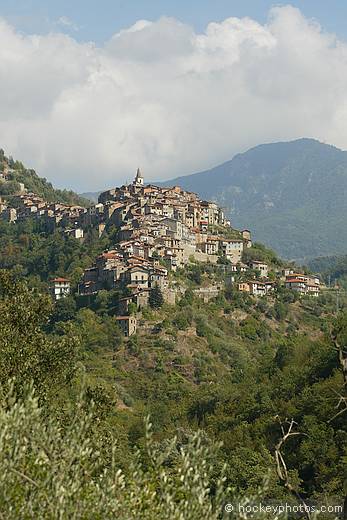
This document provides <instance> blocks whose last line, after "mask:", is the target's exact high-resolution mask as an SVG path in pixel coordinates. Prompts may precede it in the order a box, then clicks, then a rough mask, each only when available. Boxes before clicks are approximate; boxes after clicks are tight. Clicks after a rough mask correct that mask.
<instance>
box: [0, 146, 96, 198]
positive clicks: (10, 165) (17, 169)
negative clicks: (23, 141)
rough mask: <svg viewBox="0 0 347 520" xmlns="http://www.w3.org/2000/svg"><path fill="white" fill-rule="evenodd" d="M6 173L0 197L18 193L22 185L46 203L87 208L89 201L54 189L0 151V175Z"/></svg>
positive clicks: (0, 186)
mask: <svg viewBox="0 0 347 520" xmlns="http://www.w3.org/2000/svg"><path fill="white" fill-rule="evenodd" d="M4 172H8V173H7V175H6V182H5V181H4V180H1V179H0V196H1V195H11V194H13V193H15V192H17V191H18V188H19V183H22V184H24V186H25V188H26V189H27V190H28V191H29V192H33V193H35V194H36V195H39V196H40V197H42V198H43V199H45V200H46V201H48V202H61V203H64V204H77V205H81V206H88V205H89V201H88V200H87V199H84V198H83V197H80V196H79V195H77V193H74V192H73V191H70V190H58V189H55V188H54V187H53V186H52V184H51V183H50V182H48V181H47V179H45V178H43V177H39V176H38V175H37V174H36V172H35V170H32V169H28V168H26V167H25V166H24V165H23V164H22V163H21V162H20V161H15V160H14V159H13V158H12V157H6V156H5V153H4V151H3V150H0V174H1V173H4Z"/></svg>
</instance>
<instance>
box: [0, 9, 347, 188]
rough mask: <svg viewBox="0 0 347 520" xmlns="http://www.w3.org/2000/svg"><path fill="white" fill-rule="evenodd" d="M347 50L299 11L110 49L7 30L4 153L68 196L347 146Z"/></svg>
mask: <svg viewBox="0 0 347 520" xmlns="http://www.w3.org/2000/svg"><path fill="white" fill-rule="evenodd" d="M346 112H347V46H346V44H345V43H344V42H340V41H337V40H336V39H335V37H334V36H333V35H329V34H326V33H324V32H323V31H322V29H321V28H320V27H319V26H318V24H317V23H316V22H313V21H310V20H307V19H305V18H304V17H303V16H302V15H301V13H300V12H299V11H298V10H297V9H294V8H292V7H290V6H287V7H280V8H274V9H272V10H271V12H270V16H269V20H268V23H267V24H266V25H263V26H262V25H260V24H258V23H257V22H255V21H254V20H251V19H248V18H244V19H238V18H229V19H226V20H224V21H223V22H222V23H211V24H209V25H208V27H207V28H206V31H205V33H204V34H196V33H195V32H194V31H193V30H192V28H190V27H189V26H187V25H184V24H182V23H180V22H179V21H177V20H175V19H170V18H162V19H160V20H158V21H157V22H148V21H145V20H141V21H138V22H137V23H136V24H135V25H134V26H133V27H130V28H129V29H126V30H123V31H121V32H120V33H118V34H116V35H114V36H113V37H112V38H111V40H110V41H109V42H107V43H106V44H105V45H104V46H103V47H102V48H98V47H96V46H95V45H93V44H90V43H88V44H87V43H78V42H77V41H75V40H74V39H73V38H71V37H68V36H66V35H63V34H53V33H52V34H48V35H46V36H35V35H32V36H23V35H22V34H20V33H18V32H16V31H15V29H14V28H13V27H11V26H10V25H8V24H7V23H6V22H5V21H4V20H0V114H1V117H0V146H2V147H3V148H5V149H6V151H8V153H11V154H13V155H14V156H15V157H17V158H19V159H21V160H23V161H24V162H26V163H27V164H28V165H30V166H31V167H35V168H36V169H37V170H38V172H39V173H40V174H42V175H45V176H46V177H48V178H49V179H50V180H52V181H53V182H55V183H56V184H57V185H59V186H67V187H73V188H75V189H79V190H88V189H97V188H103V187H105V186H111V185H116V184H117V183H119V182H121V181H124V180H125V179H126V178H128V179H129V180H130V178H131V177H132V175H133V173H134V171H135V169H136V168H137V166H141V167H142V169H143V171H144V173H145V176H146V177H147V178H150V179H155V178H157V179H159V178H161V179H164V178H170V177H172V176H174V175H178V174H185V173H191V172H193V171H197V170H199V169H204V168H208V167H210V166H212V165H214V164H217V163H219V162H222V161H224V160H227V159H230V158H231V157H232V156H233V154H234V153H237V152H239V151H242V150H245V149H247V148H248V147H250V146H253V145H256V144H259V143H262V142H265V141H272V140H281V139H292V138H297V137H301V136H308V137H316V138H318V139H321V140H324V141H328V142H331V143H334V144H336V145H338V146H341V147H343V148H347V129H346V125H345V120H346V115H347V114H346Z"/></svg>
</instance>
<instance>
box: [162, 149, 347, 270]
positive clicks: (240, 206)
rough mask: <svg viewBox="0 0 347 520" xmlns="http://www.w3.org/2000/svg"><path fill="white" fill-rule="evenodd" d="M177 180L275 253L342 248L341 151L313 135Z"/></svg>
mask: <svg viewBox="0 0 347 520" xmlns="http://www.w3.org/2000/svg"><path fill="white" fill-rule="evenodd" d="M173 184H177V185H180V186H182V187H183V188H184V189H187V190H190V191H194V192H197V193H199V195H200V196H201V197H203V198H206V199H212V200H216V201H217V202H218V203H219V204H220V205H221V206H223V207H224V208H225V210H226V212H227V213H228V214H229V216H230V217H231V219H232V223H233V226H235V227H237V228H248V229H250V230H252V233H253V237H254V238H255V239H256V240H258V241H261V242H264V243H265V244H267V245H269V246H271V247H272V248H273V249H275V250H276V251H277V252H278V253H279V254H280V255H281V256H283V257H285V258H290V259H296V260H299V261H307V260H309V259H310V258H314V257H317V256H329V255H335V254H343V253H346V252H347V226H346V221H347V201H346V195H347V152H344V151H342V150H339V149H338V148H335V147H334V146H330V145H327V144H323V143H320V142H318V141H316V140H314V139H299V140H296V141H291V142H280V143H272V144H263V145H260V146H256V147H255V148H252V149H250V150H248V151H247V152H245V153H242V154H238V155H236V156H235V157H234V158H233V159H232V160H231V161H228V162H226V163H224V164H221V165H220V166H216V167H215V168H212V169H210V170H206V171H203V172H200V173H196V174H193V175H187V176H184V177H177V178H175V179H172V180H169V181H165V182H164V183H162V185H165V186H166V185H167V186H169V185H173Z"/></svg>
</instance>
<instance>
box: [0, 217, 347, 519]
mask: <svg viewBox="0 0 347 520" xmlns="http://www.w3.org/2000/svg"><path fill="white" fill-rule="evenodd" d="M114 239H115V233H114V230H112V229H110V230H109V233H108V234H106V235H105V236H103V237H102V238H99V237H98V235H97V234H96V233H95V232H94V231H93V230H92V229H90V230H87V232H86V235H85V240H84V242H82V243H81V242H80V241H77V240H75V239H73V238H70V237H67V236H65V235H64V234H63V233H62V232H61V231H56V232H55V233H53V234H52V233H49V232H48V231H47V230H45V229H43V228H41V226H40V224H39V223H35V222H33V221H30V220H28V221H26V222H24V223H18V224H16V225H10V224H5V223H1V224H0V269H2V270H1V271H0V316H1V334H0V352H1V356H0V445H1V449H0V513H1V514H0V516H3V517H4V518H6V519H10V520H11V519H12V518H13V519H17V518H28V519H29V518H30V519H31V518H43V519H45V518H47V519H55V518H62V519H65V518H76V519H79V518H81V519H88V518H93V519H94V518H100V519H101V518H111V517H117V518H122V519H123V518H124V519H129V520H130V519H137V518H139V517H141V518H148V519H149V520H152V519H154V520H156V519H158V520H159V519H165V518H167V519H170V520H171V519H175V518H177V519H183V518H184V519H188V520H190V519H194V520H195V519H197V518H206V519H207V518H208V519H213V518H216V519H217V518H222V517H223V504H225V503H226V502H230V501H234V500H237V501H241V503H249V501H250V500H252V497H253V498H254V499H255V500H260V499H261V500H265V501H266V500H286V501H287V500H289V499H291V498H292V497H294V496H296V497H298V496H299V497H300V500H303V501H305V500H317V501H320V502H323V503H324V502H325V500H326V499H327V497H329V496H334V497H337V499H338V500H342V499H343V497H344V494H345V475H344V468H345V464H346V457H347V432H346V417H347V412H346V410H347V406H346V402H347V395H346V373H345V365H344V363H345V362H344V359H345V352H344V345H346V340H347V299H346V296H345V293H344V292H343V291H341V294H340V295H339V297H340V299H339V306H338V309H337V306H336V295H335V292H334V291H333V290H326V291H323V292H322V295H321V296H320V297H319V298H317V299H312V298H309V297H307V298H305V297H304V298H301V299H299V298H298V297H297V296H296V295H295V294H293V292H291V291H288V290H286V289H284V288H281V287H277V289H276V291H275V292H274V294H273V295H269V296H268V297H267V298H258V299H255V298H252V297H250V296H249V295H246V294H243V293H240V292H238V291H236V290H235V284H234V285H233V284H231V283H230V281H231V277H230V272H229V270H228V269H229V264H228V263H224V264H223V263H218V264H216V265H212V264H199V263H191V264H189V265H188V266H186V268H185V269H179V270H177V272H175V273H171V274H170V284H171V286H173V287H176V288H178V289H179V290H180V292H181V298H180V299H179V301H178V302H177V304H176V305H168V304H166V303H164V299H163V295H162V292H161V291H160V289H159V288H158V287H155V288H153V289H152V291H151V294H150V305H149V307H148V308H145V309H143V310H142V313H141V317H140V318H139V320H138V324H139V327H138V332H137V334H136V335H133V336H131V337H130V338H124V337H123V336H122V334H121V332H120V330H119V328H118V326H117V323H116V321H115V319H114V317H115V316H116V315H117V314H118V305H119V300H120V298H121V297H122V296H125V295H126V290H124V291H121V290H107V288H106V287H105V289H104V290H101V291H99V292H98V294H96V295H91V296H85V297H83V296H79V295H78V294H76V292H75V290H73V294H72V295H71V296H69V297H67V298H65V299H63V300H60V301H58V302H57V303H55V304H53V302H52V301H51V300H50V299H49V297H48V296H47V288H48V281H49V279H50V277H52V276H55V275H60V276H65V277H68V278H70V279H71V280H72V283H73V289H75V288H76V285H77V282H78V281H79V279H80V276H81V274H82V271H83V269H84V268H86V267H89V266H90V265H91V264H92V263H93V261H94V259H95V256H96V255H97V254H99V253H100V252H101V251H103V250H104V249H106V248H107V247H112V244H113V241H114ZM244 260H247V261H248V260H264V261H266V262H267V263H269V266H270V274H271V275H274V273H275V271H276V270H280V269H281V268H282V267H283V265H284V264H283V262H281V260H279V259H278V258H277V256H276V254H275V253H274V252H272V251H270V250H268V249H267V248H265V247H264V246H262V245H261V244H255V245H254V247H253V248H252V249H249V250H246V251H245V253H244ZM335 267H336V266H335V265H331V268H332V269H333V268H335ZM252 274H253V275H254V276H256V275H257V273H256V272H254V273H252ZM232 275H233V276H236V277H237V279H238V280H239V279H240V280H242V277H243V276H244V274H243V273H242V272H241V271H240V272H238V273H232ZM247 276H249V273H247ZM342 277H343V270H342ZM211 285H221V286H222V287H224V289H222V290H221V291H220V292H219V294H218V296H217V297H216V298H213V299H211V300H210V301H209V302H205V301H203V300H202V299H200V298H199V297H198V292H197V291H196V290H197V289H199V288H201V287H209V286H211ZM137 311H138V309H136V308H134V305H132V306H130V307H129V313H130V314H134V313H136V312H137ZM148 416H149V417H150V422H151V423H152V425H151V426H149V420H148V419H147V417H148ZM288 421H289V423H288ZM288 428H292V429H293V432H294V433H295V436H290V437H288V438H285V435H284V432H285V431H287V429H288ZM279 453H280V454H281V457H282V458H283V459H281V460H283V461H284V462H285V467H286V471H284V470H283V465H281V464H279V460H280V459H279ZM247 501H248V502H247ZM233 517H234V518H236V517H237V515H234V516H233V515H228V516H227V518H233ZM257 518H262V516H261V515H258V516H257ZM264 518H266V516H264ZM271 518H273V516H271Z"/></svg>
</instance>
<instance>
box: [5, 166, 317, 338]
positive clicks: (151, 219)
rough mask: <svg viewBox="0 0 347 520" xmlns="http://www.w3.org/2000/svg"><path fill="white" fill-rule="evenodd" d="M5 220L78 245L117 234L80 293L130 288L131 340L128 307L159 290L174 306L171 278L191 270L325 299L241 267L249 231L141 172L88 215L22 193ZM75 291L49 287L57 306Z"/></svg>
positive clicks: (264, 271)
mask: <svg viewBox="0 0 347 520" xmlns="http://www.w3.org/2000/svg"><path fill="white" fill-rule="evenodd" d="M10 173H11V172H10V171H9V170H8V169H5V170H4V171H3V172H2V173H1V176H2V182H6V177H7V176H8V175H10ZM0 180H1V179H0ZM0 218H1V219H2V220H4V221H7V222H10V223H16V222H21V221H24V220H26V219H28V218H31V219H35V220H39V221H40V222H41V223H42V224H43V225H44V228H45V229H46V230H48V231H51V232H53V231H54V230H56V229H59V230H61V232H62V233H64V234H66V235H69V236H72V237H74V238H75V239H77V240H84V233H85V230H88V229H90V228H91V227H92V228H94V229H96V230H97V232H98V234H99V236H102V234H103V233H104V231H105V230H108V229H110V228H111V227H113V228H114V229H116V230H117V233H116V240H115V244H114V248H113V249H112V250H107V251H104V252H103V253H102V254H100V255H99V256H98V257H97V258H96V259H95V263H94V265H92V266H90V267H89V268H87V269H85V270H84V273H83V276H82V279H81V281H80V283H79V285H78V288H77V290H78V294H79V295H80V296H90V295H93V294H96V293H98V291H100V290H104V289H108V290H111V289H117V288H126V289H127V296H126V297H124V298H122V300H121V302H120V309H121V315H120V316H119V318H118V319H119V323H120V325H121V328H122V329H123V330H124V332H125V334H126V335H131V334H132V333H134V332H135V330H136V319H135V318H134V317H132V316H129V306H131V305H132V304H134V305H135V306H136V308H137V309H139V308H143V307H145V306H146V305H148V302H149V298H150V291H151V290H153V289H154V288H158V289H159V290H160V293H161V294H162V298H163V300H164V301H166V302H167V303H171V304H174V303H175V302H176V300H177V297H178V296H179V294H178V292H179V290H178V289H177V287H176V288H175V287H172V286H170V283H169V278H170V277H169V273H170V271H171V272H175V271H176V270H177V269H179V268H182V267H184V266H185V265H187V264H188V263H191V262H203V263H209V264H213V265H217V264H221V267H223V265H224V268H225V269H227V271H228V273H229V274H230V277H229V280H230V281H231V282H232V283H234V282H235V285H236V287H237V289H238V290H239V291H241V292H246V293H248V294H251V295H254V296H265V295H267V294H268V293H270V292H272V291H273V290H274V289H275V286H276V283H278V282H279V281H282V282H283V283H284V285H285V286H286V287H287V288H288V289H290V290H293V291H296V292H297V293H299V294H309V295H312V296H318V295H319V291H320V281H319V278H317V277H315V276H309V275H305V274H302V273H295V272H294V270H293V269H287V270H285V271H284V272H281V273H279V272H278V273H277V278H278V279H277V280H276V278H275V279H274V277H273V276H272V278H271V279H270V278H269V266H268V265H267V264H266V263H264V262H262V261H258V260H252V261H249V262H248V263H243V261H242V260H243V253H244V251H246V250H247V249H249V248H251V247H252V239H251V233H250V231H249V230H242V231H238V230H235V229H233V228H232V227H231V224H230V221H228V220H227V219H226V218H225V215H224V212H223V210H222V209H221V208H220V207H219V206H218V205H217V204H216V203H215V202H211V201H204V200H200V199H199V197H198V195H196V194H194V193H190V192H187V191H184V190H183V189H182V188H180V187H178V186H174V187H170V188H168V187H158V186H154V185H151V184H150V185H145V182H144V178H143V176H142V174H141V171H140V170H139V169H138V170H137V172H136V176H135V179H134V181H133V182H132V183H131V184H129V185H123V186H121V187H119V188H114V189H110V190H107V191H105V192H103V193H101V194H100V196H99V199H98V203H97V204H94V205H92V206H90V207H89V208H85V207H82V206H76V205H75V206H71V205H65V204H60V203H49V202H47V201H45V200H44V199H43V198H41V197H39V196H37V195H35V194H34V193H30V192H27V190H26V188H25V186H24V185H21V186H20V190H19V192H17V193H15V194H13V195H12V196H11V197H10V198H7V200H6V201H5V200H3V199H1V200H0ZM247 272H249V273H250V274H249V276H248V275H247ZM237 273H239V274H240V273H243V277H242V280H240V278H239V277H236V276H234V275H233V274H235V275H237ZM236 280H237V281H236ZM70 290H71V287H70V281H69V280H68V279H66V278H62V277H58V278H55V279H54V280H52V281H51V293H52V295H53V297H54V299H55V300H58V299H60V298H61V297H64V296H66V295H67V294H69V293H70ZM219 290H220V287H218V286H211V287H207V288H206V287H205V288H200V289H199V290H197V292H198V295H199V296H201V297H202V298H204V299H206V300H208V299H210V298H211V297H215V296H217V295H218V292H219Z"/></svg>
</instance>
